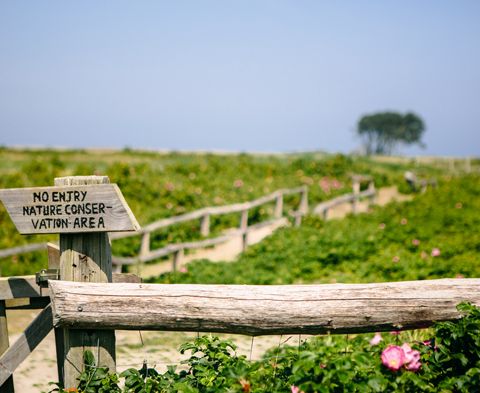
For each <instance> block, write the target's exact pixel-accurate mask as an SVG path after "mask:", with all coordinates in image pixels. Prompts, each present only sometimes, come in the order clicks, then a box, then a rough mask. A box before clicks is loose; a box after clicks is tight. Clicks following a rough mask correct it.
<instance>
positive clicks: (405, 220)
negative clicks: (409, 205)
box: [400, 217, 408, 225]
mask: <svg viewBox="0 0 480 393" xmlns="http://www.w3.org/2000/svg"><path fill="white" fill-rule="evenodd" d="M407 223H408V220H407V219H406V218H405V217H404V218H402V219H401V220H400V224H402V225H407Z"/></svg>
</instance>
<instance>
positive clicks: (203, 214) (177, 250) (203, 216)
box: [110, 186, 308, 270]
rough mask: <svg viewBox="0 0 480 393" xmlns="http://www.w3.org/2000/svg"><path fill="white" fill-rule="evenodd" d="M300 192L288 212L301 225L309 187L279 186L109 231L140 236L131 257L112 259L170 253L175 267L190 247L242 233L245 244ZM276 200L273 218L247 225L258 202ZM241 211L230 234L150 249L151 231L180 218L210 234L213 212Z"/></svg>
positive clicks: (127, 260)
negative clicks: (254, 196)
mask: <svg viewBox="0 0 480 393" xmlns="http://www.w3.org/2000/svg"><path fill="white" fill-rule="evenodd" d="M295 194H299V195H300V203H299V206H298V208H297V210H296V211H294V212H291V215H292V216H293V217H295V224H296V225H300V223H301V218H302V217H303V216H304V215H306V214H307V213H308V188H307V187H306V186H302V187H297V188H292V189H281V190H277V191H275V192H273V193H271V194H269V195H265V196H263V197H261V198H258V199H255V200H253V201H250V202H244V203H236V204H232V205H225V206H212V207H206V208H202V209H199V210H195V211H192V212H189V213H185V214H182V215H179V216H174V217H168V218H162V219H160V220H158V221H155V222H153V223H151V224H149V225H147V226H145V227H144V228H142V229H141V230H140V231H139V232H136V233H118V234H114V233H112V234H111V235H110V239H112V240H115V239H122V238H127V237H134V236H141V237H142V240H141V247H140V250H139V253H138V254H137V255H136V256H133V257H118V256H113V258H112V262H113V264H114V265H117V268H118V267H121V265H131V264H135V263H139V262H148V261H153V260H155V259H158V258H160V257H163V256H166V255H169V254H173V270H175V269H176V266H177V265H178V263H179V262H180V258H181V257H182V255H183V252H184V251H185V250H190V249H199V248H205V247H209V246H213V245H216V244H220V243H224V242H226V241H228V240H229V239H231V238H232V237H236V236H242V247H243V249H245V248H246V246H247V243H248V233H249V231H251V230H252V229H254V228H258V227H259V226H264V225H268V224H270V223H272V222H274V221H276V220H278V219H281V218H282V217H283V210H284V209H283V203H284V197H285V196H287V195H295ZM271 202H275V208H274V213H273V218H272V219H271V220H267V221H264V222H261V223H259V224H256V225H249V223H248V221H249V217H248V216H249V211H250V210H251V209H254V208H256V207H259V206H261V205H264V204H267V203H271ZM232 213H240V220H239V226H238V228H237V229H236V230H235V231H230V233H229V234H224V235H220V236H218V237H215V238H210V239H204V240H199V241H192V242H184V243H174V244H168V245H167V246H165V247H162V248H159V249H155V250H152V249H151V234H152V232H154V231H156V230H158V229H162V228H166V227H168V226H171V225H175V224H178V223H182V222H187V221H193V220H198V219H199V220H200V233H201V235H202V236H204V237H206V236H209V235H210V218H211V217H213V216H220V215H225V214H232Z"/></svg>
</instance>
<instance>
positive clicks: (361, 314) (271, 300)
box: [50, 279, 480, 336]
mask: <svg viewBox="0 0 480 393" xmlns="http://www.w3.org/2000/svg"><path fill="white" fill-rule="evenodd" d="M50 290H51V292H50V296H51V301H52V312H53V323H54V326H55V327H66V328H70V329H76V328H83V329H117V330H118V329H120V330H123V329H127V330H130V329H134V330H138V329H140V330H168V331H193V332H199V331H201V332H222V333H237V334H245V335H253V336H257V335H268V334H323V333H361V332H375V331H390V330H406V329H414V328H423V327H427V326H430V325H431V324H432V323H434V322H436V321H446V320H452V319H456V318H458V317H459V313H458V311H457V309H456V306H457V304H458V303H460V302H462V301H469V302H471V303H473V304H476V305H480V279H440V280H427V281H406V282H389V283H378V284H325V285H265V286H261V285H259V286H254V285H188V284H100V283H80V282H67V281H50Z"/></svg>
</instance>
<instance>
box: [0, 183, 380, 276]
mask: <svg viewBox="0 0 480 393" xmlns="http://www.w3.org/2000/svg"><path fill="white" fill-rule="evenodd" d="M365 183H366V184H368V188H367V189H366V190H364V191H360V189H361V188H360V186H361V184H365ZM295 194H298V195H299V196H300V202H299V205H298V207H297V209H296V210H293V211H289V212H288V215H289V216H290V217H293V219H294V224H295V225H296V226H299V225H301V222H302V217H304V216H305V215H307V214H308V211H309V201H308V187H307V186H301V187H297V188H291V189H281V190H277V191H275V192H273V193H271V194H269V195H265V196H263V197H260V198H258V199H255V200H253V201H249V202H243V203H236V204H232V205H225V206H212V207H205V208H202V209H199V210H195V211H192V212H188V213H185V214H182V215H178V216H173V217H167V218H162V219H160V220H158V221H155V222H153V223H151V224H148V225H147V226H145V227H143V228H142V229H141V230H140V231H138V232H114V233H110V239H111V240H118V239H124V238H128V237H138V236H141V246H140V249H139V252H138V254H137V255H135V256H130V257H123V256H116V255H113V256H112V263H113V265H114V268H115V270H116V271H117V272H120V271H121V268H122V265H132V264H137V263H144V262H150V261H154V260H156V259H159V258H162V257H164V256H168V255H172V254H173V260H172V270H176V268H177V266H178V265H179V263H180V260H181V258H182V256H183V255H184V251H185V250H192V249H203V248H206V247H211V246H214V245H217V244H221V243H225V242H227V241H229V240H230V239H232V238H234V237H240V236H241V237H242V247H243V249H245V248H246V246H247V244H248V234H249V232H251V231H253V230H255V229H258V228H259V227H262V226H265V225H269V224H271V223H272V222H274V221H276V220H279V219H281V218H282V217H284V210H285V209H284V198H285V197H286V196H289V195H295ZM375 195H376V190H375V184H374V181H373V178H372V177H371V176H365V175H354V176H352V193H348V194H344V195H341V196H339V197H336V198H333V199H331V200H328V201H325V202H322V203H320V204H318V205H317V206H316V207H315V208H314V209H313V214H317V215H321V216H322V217H324V218H325V219H327V218H328V213H329V211H330V210H331V209H332V208H335V207H336V206H338V205H340V204H343V203H351V206H352V212H353V213H354V214H355V213H356V212H357V204H358V201H360V200H361V199H363V198H368V199H369V202H370V203H371V204H373V203H374V199H375ZM272 202H275V206H274V209H273V217H272V219H270V220H267V221H263V222H260V223H257V224H253V225H250V224H249V211H250V210H252V209H254V208H257V207H259V206H262V205H265V204H268V203H272ZM234 213H239V214H240V217H239V225H238V228H237V229H236V230H229V231H228V233H226V234H222V235H220V236H217V237H214V238H207V239H202V240H198V241H191V242H183V243H173V244H168V245H166V246H164V247H161V248H158V249H152V248H151V237H152V233H154V232H155V231H157V230H159V229H162V228H167V227H169V226H172V225H175V224H179V223H183V222H188V221H194V220H199V221H200V224H199V225H200V234H201V235H202V236H203V237H208V236H209V235H210V222H211V217H214V216H221V215H225V214H234ZM46 247H47V243H34V244H27V245H24V246H19V247H13V248H9V249H4V250H0V258H5V257H9V256H14V255H20V254H24V253H29V252H33V251H39V250H43V249H46Z"/></svg>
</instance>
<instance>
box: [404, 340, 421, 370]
mask: <svg viewBox="0 0 480 393" xmlns="http://www.w3.org/2000/svg"><path fill="white" fill-rule="evenodd" d="M401 348H402V349H403V352H404V353H405V369H406V370H408V371H418V370H419V369H420V367H421V365H422V363H420V352H419V351H417V350H415V349H412V348H411V347H410V345H408V344H407V343H404V344H403V345H402V347H401Z"/></svg>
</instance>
